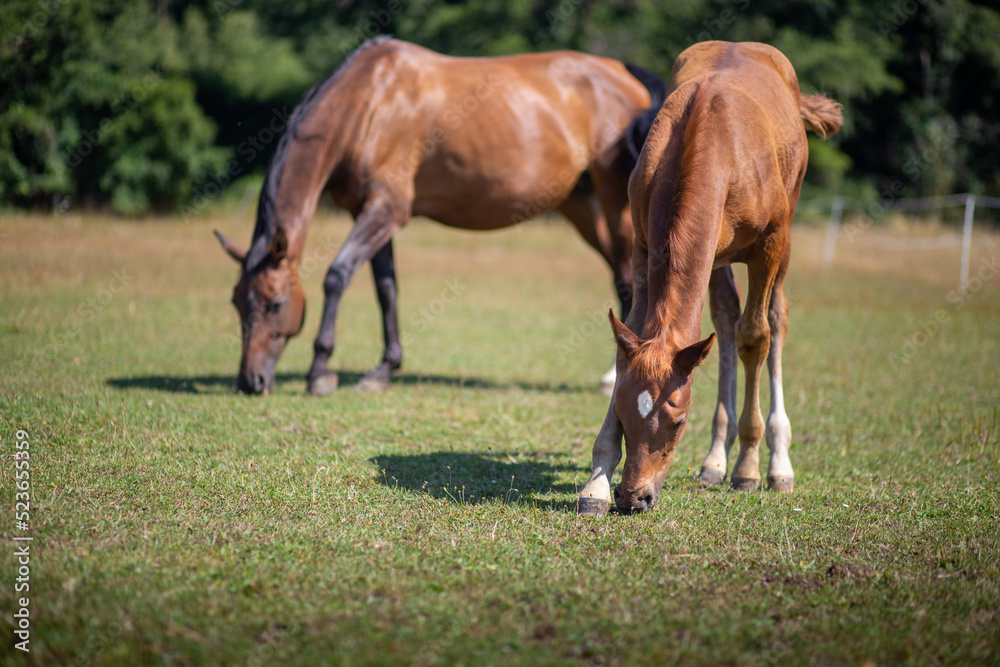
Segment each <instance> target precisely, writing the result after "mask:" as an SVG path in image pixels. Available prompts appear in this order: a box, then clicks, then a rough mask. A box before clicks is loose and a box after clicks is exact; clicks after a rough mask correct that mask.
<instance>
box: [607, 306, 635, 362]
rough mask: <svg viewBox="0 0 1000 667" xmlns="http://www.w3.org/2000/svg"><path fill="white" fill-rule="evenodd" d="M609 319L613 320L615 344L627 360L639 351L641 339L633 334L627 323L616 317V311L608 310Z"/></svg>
mask: <svg viewBox="0 0 1000 667" xmlns="http://www.w3.org/2000/svg"><path fill="white" fill-rule="evenodd" d="M608 319H610V320H611V331H612V333H614V335H615V342H616V343H618V347H619V348H620V349H621V351H622V353H623V354H624V355H625V358H626V359H628V358H630V357H631V356H632V355H633V354H635V351H636V350H638V349H639V337H638V336H636V335H635V334H634V333H632V331H631V330H629V328H628V327H627V326H625V323H624V322H622V321H621V320H619V319H618V318H617V317H615V311H614V310H611V309H608Z"/></svg>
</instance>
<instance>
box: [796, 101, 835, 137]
mask: <svg viewBox="0 0 1000 667" xmlns="http://www.w3.org/2000/svg"><path fill="white" fill-rule="evenodd" d="M799 109H800V111H801V113H802V122H803V123H805V125H806V129H807V130H811V131H812V132H815V133H816V134H818V135H819V136H820V137H822V138H823V139H829V138H830V137H832V136H833V135H835V134H837V130H839V129H840V126H841V125H843V124H844V113H843V107H841V106H840V104H838V103H837V102H834V101H833V100H831V99H830V98H829V97H827V96H826V95H803V94H802V93H799Z"/></svg>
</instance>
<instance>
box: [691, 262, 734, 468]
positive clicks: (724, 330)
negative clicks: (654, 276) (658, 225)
mask: <svg viewBox="0 0 1000 667" xmlns="http://www.w3.org/2000/svg"><path fill="white" fill-rule="evenodd" d="M708 289H709V295H710V300H709V309H710V311H711V314H712V324H713V325H715V333H716V334H717V335H718V338H719V394H718V401H717V403H716V406H715V417H714V418H713V419H712V446H711V448H710V449H709V450H708V455H706V456H705V461H704V462H703V463H702V464H701V475H700V479H701V481H702V483H703V484H706V485H715V484H721V483H722V480H723V479H725V477H726V467H727V465H728V461H729V450H730V449H731V448H732V446H733V442H734V441H735V440H736V430H737V429H736V320H737V319H738V318H739V316H740V293H739V289H738V288H737V287H736V281H735V280H733V270H732V269H731V268H730V267H728V266H726V267H723V268H720V269H716V270H714V271H712V276H711V278H710V279H709V282H708Z"/></svg>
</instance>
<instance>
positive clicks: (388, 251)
mask: <svg viewBox="0 0 1000 667" xmlns="http://www.w3.org/2000/svg"><path fill="white" fill-rule="evenodd" d="M665 88H666V84H664V83H663V82H662V81H660V80H659V79H657V78H656V77H655V76H653V75H651V74H649V73H648V72H645V71H643V70H641V69H640V68H637V67H634V66H626V65H624V64H622V63H620V62H617V61H614V60H609V59H607V58H598V57H595V56H589V55H585V54H581V53H574V52H569V51H560V52H554V53H540V54H530V55H516V56H506V57H498V58H449V57H446V56H443V55H440V54H438V53H434V52H433V51H428V50H427V49H424V48H421V47H419V46H415V45H413V44H408V43H406V42H400V41H397V40H392V39H387V38H379V39H375V40H372V41H370V42H367V43H366V44H364V45H363V46H361V47H360V48H359V49H358V50H357V51H355V52H354V54H352V56H351V57H350V58H349V59H348V60H347V61H345V62H344V63H343V64H342V65H341V66H340V67H339V68H338V69H337V70H336V71H335V72H334V73H333V74H332V75H331V76H330V77H328V78H327V79H326V80H325V81H323V82H321V83H319V84H318V85H316V86H315V87H314V88H313V89H312V90H311V91H309V92H308V93H307V94H306V96H305V98H304V99H303V101H302V103H301V104H299V106H298V107H297V108H296V110H295V111H294V113H293V114H292V117H291V119H290V121H289V127H288V130H287V131H286V132H285V134H284V135H283V137H282V139H281V141H280V142H279V145H278V148H277V151H276V154H275V156H274V158H273V160H272V162H271V165H270V167H269V169H268V173H267V177H266V179H265V181H264V187H263V191H262V192H261V196H260V202H259V205H258V210H257V225H256V228H255V230H254V236H253V241H252V244H251V247H250V250H249V251H248V252H244V251H242V250H241V249H239V248H237V247H236V246H235V245H234V244H233V243H231V242H230V241H228V240H227V239H225V238H223V237H222V236H221V235H219V234H218V233H216V234H217V236H218V237H219V241H220V242H221V243H222V245H223V248H225V249H226V251H227V252H228V253H229V254H230V255H231V256H232V257H233V258H235V259H236V260H237V261H239V262H240V264H241V266H242V268H243V272H242V275H241V277H240V280H239V282H238V283H237V284H236V287H235V289H234V291H233V303H234V305H235V306H236V308H237V310H238V311H239V313H240V319H241V322H242V329H243V355H242V360H241V362H240V372H239V377H238V380H237V385H238V386H239V388H240V389H241V390H242V391H244V392H247V393H264V392H267V391H268V390H269V389H270V388H271V387H272V386H273V383H274V365H275V362H276V361H277V360H278V357H279V356H280V355H281V352H282V350H283V349H284V347H285V344H286V342H287V341H288V339H289V338H290V337H291V336H294V335H295V334H297V333H298V332H299V330H300V329H301V328H302V323H303V317H304V312H305V298H304V296H303V292H302V288H301V286H300V284H299V278H298V274H299V265H300V263H301V261H302V252H303V247H304V245H305V240H306V231H307V228H308V224H309V221H310V219H311V218H312V215H313V213H314V211H315V210H316V205H317V202H318V201H319V198H320V195H321V194H322V193H323V192H324V191H326V192H328V193H329V194H330V196H331V197H332V199H333V201H334V203H336V204H337V205H338V206H340V207H341V208H343V209H346V210H347V211H349V212H350V213H351V214H352V215H353V216H354V218H355V225H354V228H353V229H352V231H351V233H350V235H349V236H348V237H347V240H346V242H345V243H344V245H343V246H342V248H341V249H340V252H339V253H338V254H337V256H336V258H335V259H334V260H333V262H332V263H331V265H330V267H329V271H328V273H327V275H326V281H325V283H324V288H325V292H326V302H325V304H324V306H323V317H322V322H321V324H320V330H319V335H318V337H317V338H316V342H315V345H314V353H315V357H314V359H313V363H312V368H311V369H310V370H309V375H308V389H309V392H310V393H312V394H316V395H321V394H325V393H328V392H330V391H332V390H333V389H335V388H336V386H337V374H336V373H335V372H334V371H331V370H330V369H329V368H328V367H327V363H328V360H329V358H330V355H331V354H332V353H333V348H334V328H335V322H336V318H337V309H338V306H339V304H340V299H341V295H342V294H343V292H344V290H345V289H346V287H347V285H348V283H349V282H350V281H351V277H352V276H353V275H354V273H355V271H357V269H358V268H359V267H360V265H361V264H362V263H364V262H367V261H371V265H372V271H373V273H374V277H375V285H376V290H377V292H378V300H379V304H380V306H381V309H382V316H383V332H384V338H385V353H384V355H383V357H382V362H381V364H380V365H379V366H378V367H377V368H376V369H375V370H374V371H372V372H371V373H369V374H368V375H366V376H365V378H364V379H363V380H362V382H361V384H360V385H359V387H360V388H363V389H376V388H382V387H384V386H385V385H386V384H387V383H388V382H389V378H390V375H391V373H392V371H394V370H396V369H398V368H399V367H400V365H401V364H402V361H403V354H402V348H401V346H400V344H399V330H398V326H397V318H396V278H395V268H394V265H393V257H392V244H391V241H390V239H391V238H392V235H393V234H394V233H395V232H396V231H398V230H399V229H400V228H401V227H402V226H403V225H405V224H406V222H407V221H408V220H409V219H410V217H411V216H414V215H424V216H427V217H429V218H433V219H434V220H437V221H439V222H441V223H444V224H445V225H449V226H452V227H458V228H461V229H473V230H489V229H499V228H502V227H507V226H510V225H513V224H516V223H518V222H521V221H523V220H527V219H528V218H532V217H534V216H536V215H538V214H540V213H543V212H545V211H549V210H558V211H560V212H561V213H563V214H564V215H565V216H566V217H567V218H569V220H570V222H572V223H573V225H574V226H575V227H576V228H577V230H578V231H579V232H580V234H581V235H582V236H583V238H584V239H585V240H586V241H587V243H589V244H590V245H591V246H593V247H594V248H595V249H597V251H598V252H599V253H600V254H601V256H602V257H603V258H604V259H605V261H607V263H608V264H609V265H610V266H611V269H612V271H613V273H614V280H615V285H616V288H617V290H618V294H619V297H620V299H621V302H622V312H623V317H624V316H625V315H626V314H627V313H628V311H629V306H630V303H631V282H632V279H631V268H630V258H631V251H632V247H631V246H632V221H631V218H630V216H629V210H628V206H627V204H628V199H627V196H628V195H627V191H628V176H629V173H630V172H631V169H632V167H633V166H634V164H635V159H636V158H637V157H638V149H637V148H636V146H638V147H641V146H642V141H643V139H644V132H643V130H644V128H645V129H647V130H648V125H649V122H650V121H651V119H652V117H653V116H655V112H656V111H657V110H658V109H659V104H660V103H662V101H663V98H664V94H665ZM657 97H658V99H655V98H657ZM650 110H651V113H648V116H649V118H648V119H647V121H646V122H645V125H644V123H643V114H644V112H649V111H650ZM630 149H631V150H630Z"/></svg>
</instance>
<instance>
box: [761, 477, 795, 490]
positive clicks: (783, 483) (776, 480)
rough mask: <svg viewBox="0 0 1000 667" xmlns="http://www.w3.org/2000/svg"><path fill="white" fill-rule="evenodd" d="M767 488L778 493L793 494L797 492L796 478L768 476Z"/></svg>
mask: <svg viewBox="0 0 1000 667" xmlns="http://www.w3.org/2000/svg"><path fill="white" fill-rule="evenodd" d="M767 488H768V489H769V490H770V491H775V492H777V493H791V492H792V491H794V490H795V478H794V477H792V476H790V475H768V476H767Z"/></svg>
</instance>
